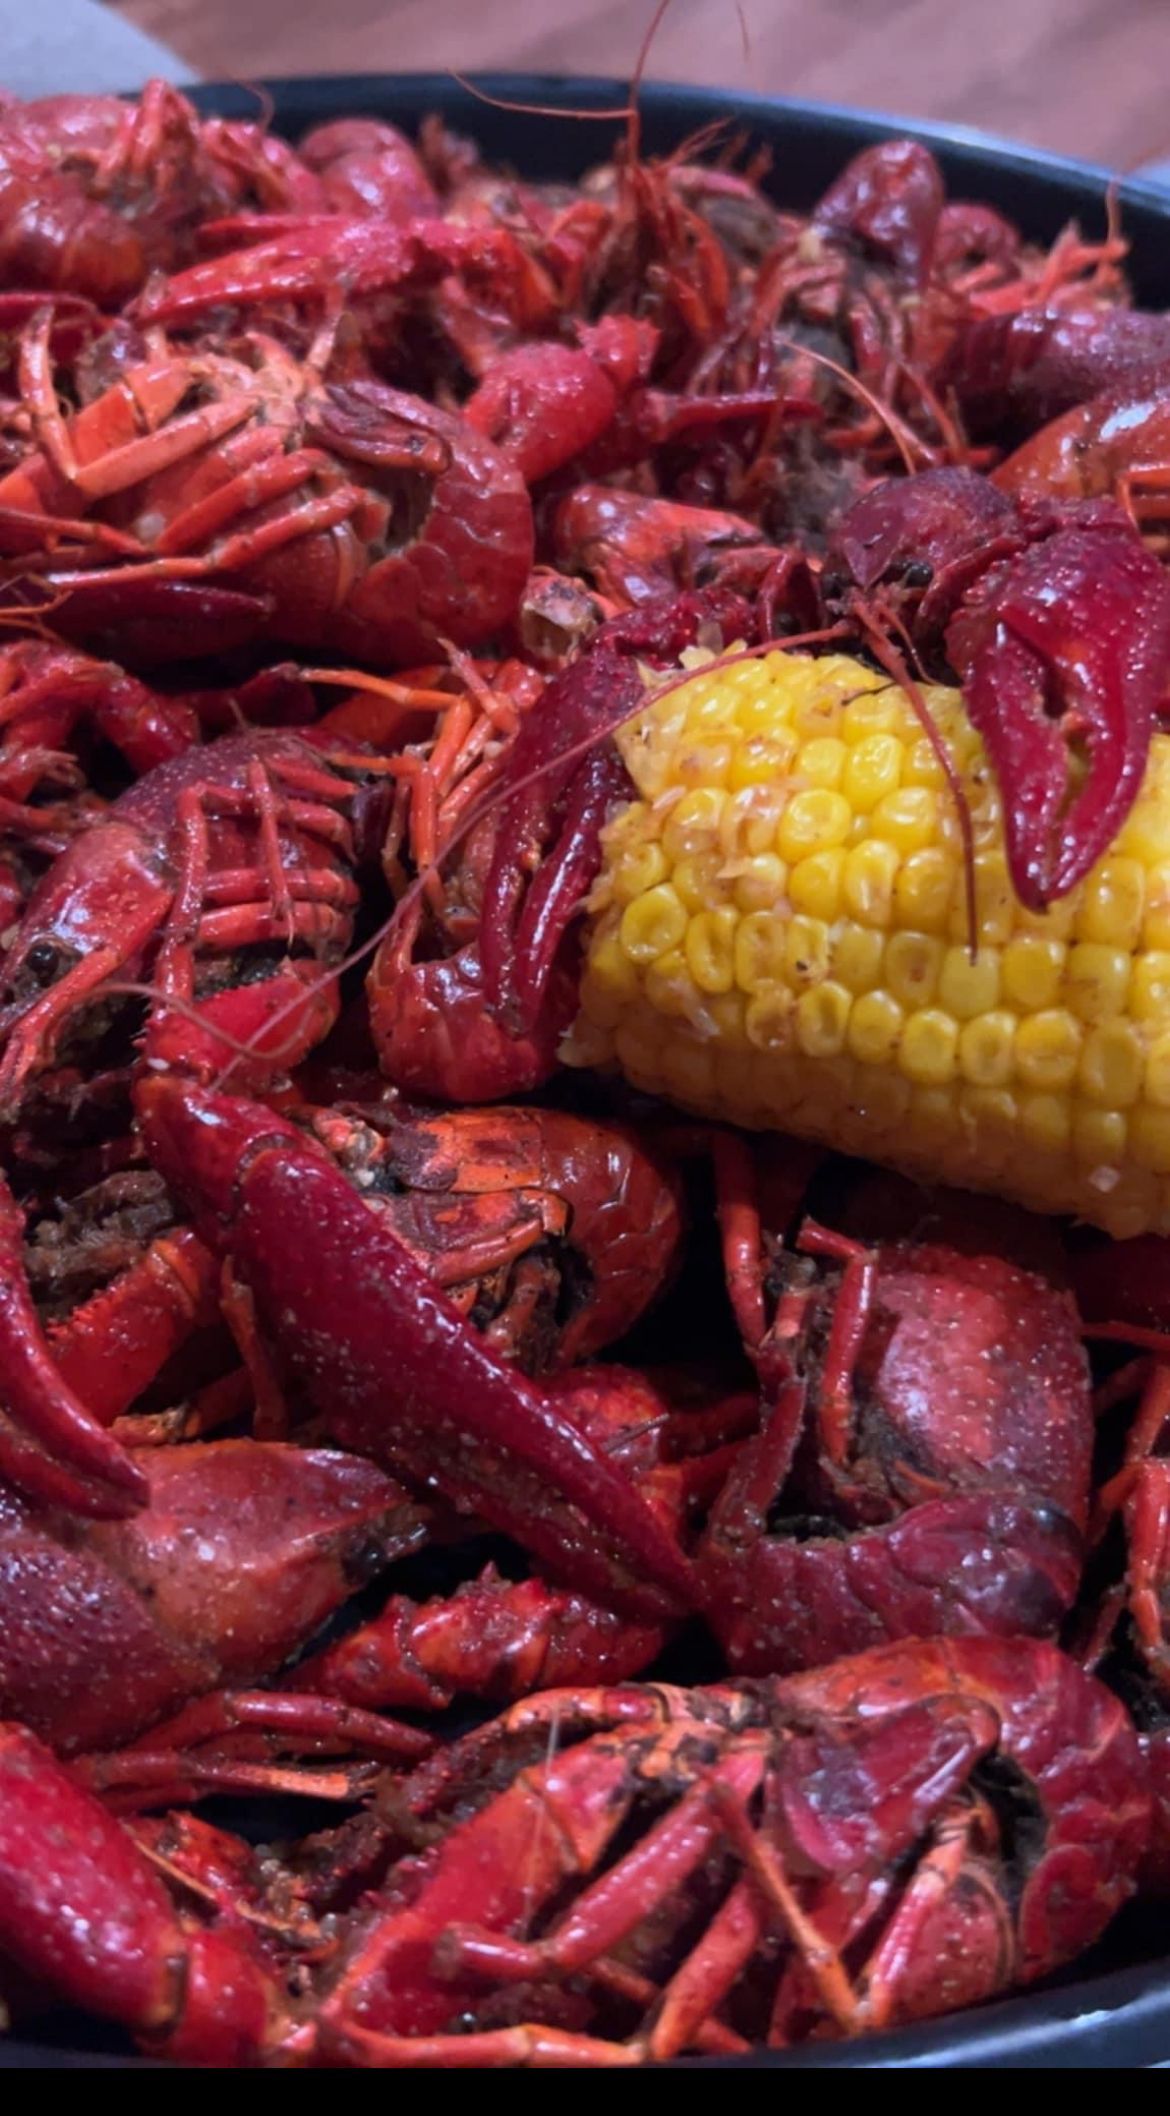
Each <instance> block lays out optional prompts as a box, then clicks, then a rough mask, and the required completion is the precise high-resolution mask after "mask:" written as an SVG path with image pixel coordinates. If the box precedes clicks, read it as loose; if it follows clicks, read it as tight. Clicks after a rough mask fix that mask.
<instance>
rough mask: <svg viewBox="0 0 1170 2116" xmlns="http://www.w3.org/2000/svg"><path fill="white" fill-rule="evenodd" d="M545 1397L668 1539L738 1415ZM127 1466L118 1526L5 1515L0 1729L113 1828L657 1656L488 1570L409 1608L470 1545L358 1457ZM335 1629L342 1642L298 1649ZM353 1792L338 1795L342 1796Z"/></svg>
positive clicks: (582, 1388)
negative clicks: (55, 1763)
mask: <svg viewBox="0 0 1170 2116" xmlns="http://www.w3.org/2000/svg"><path fill="white" fill-rule="evenodd" d="M553 1396H554V1400H555V1402H556V1404H557V1406H558V1407H559V1408H560V1409H561V1410H562V1411H563V1412H564V1414H565V1415H566V1417H569V1418H571V1420H572V1421H573V1423H574V1425H575V1426H576V1427H577V1428H578V1429H579V1430H580V1431H581V1432H582V1433H583V1434H584V1435H585V1436H586V1438H587V1439H589V1440H590V1441H592V1442H594V1443H596V1444H597V1445H598V1447H600V1448H602V1449H603V1450H604V1451H605V1453H606V1454H607V1455H608V1456H610V1457H612V1458H613V1459H614V1460H615V1461H616V1462H618V1463H619V1464H620V1465H621V1467H622V1468H623V1470H624V1471H625V1472H626V1473H627V1474H628V1475H629V1477H630V1479H631V1480H632V1482H633V1483H634V1484H636V1486H637V1488H638V1490H639V1491H640V1493H641V1495H642V1496H643V1498H644V1499H645V1501H646V1503H647V1505H648V1506H649V1507H650V1508H651V1509H652V1511H654V1512H655V1513H656V1514H657V1515H659V1516H660V1517H661V1519H662V1521H663V1523H664V1525H665V1526H667V1527H668V1528H669V1530H670V1531H671V1532H672V1533H673V1534H676V1535H678V1536H679V1537H680V1539H681V1538H683V1537H684V1536H685V1535H686V1533H687V1532H688V1531H689V1529H690V1526H691V1522H692V1519H693V1517H694V1515H695V1513H696V1511H697V1509H698V1508H699V1507H700V1506H701V1505H703V1504H704V1503H705V1502H706V1501H707V1500H708V1499H709V1498H710V1495H711V1493H712V1492H713V1491H714V1490H715V1489H716V1488H717V1487H718V1484H719V1482H720V1481H721V1478H722V1476H723V1475H724V1474H725V1472H726V1468H727V1464H728V1461H729V1459H730V1456H731V1453H732V1451H733V1447H734V1443H735V1440H736V1438H737V1437H738V1435H739V1433H740V1432H741V1431H742V1430H743V1428H744V1426H745V1424H746V1423H747V1422H749V1421H750V1416H751V1403H750V1399H749V1398H747V1397H746V1396H744V1395H739V1396H737V1395H735V1394H734V1393H732V1394H730V1395H728V1394H724V1395H715V1394H713V1393H711V1394H702V1393H701V1392H697V1391H695V1390H693V1389H691V1390H682V1389H680V1387H679V1386H678V1384H677V1382H676V1381H675V1379H674V1377H669V1376H667V1377H663V1378H662V1379H661V1380H659V1379H657V1378H656V1377H653V1376H651V1375H643V1374H638V1373H634V1372H632V1371H628V1370H626V1369H623V1368H620V1367H613V1366H606V1367H596V1368H588V1367H583V1368H580V1369H575V1370H574V1371H573V1372H572V1373H571V1374H568V1375H565V1376H563V1377H561V1378H560V1379H559V1380H558V1382H557V1383H556V1384H555V1386H554V1388H553ZM141 1461H142V1465H143V1471H144V1475H145V1477H146V1480H147V1483H148V1486H149V1493H148V1502H147V1504H146V1506H145V1507H144V1509H143V1510H142V1511H141V1512H140V1513H138V1514H137V1515H135V1516H134V1518H133V1519H132V1520H128V1521H124V1522H118V1523H101V1524H99V1523H94V1522H78V1521H76V1520H70V1519H68V1518H67V1517H65V1516H64V1515H62V1514H61V1513H58V1512H54V1511H53V1510H51V1509H43V1508H42V1509H36V1508H34V1507H32V1506H30V1505H29V1504H27V1503H25V1502H23V1501H20V1500H19V1499H17V1498H16V1497H15V1495H10V1496H9V1497H8V1498H7V1499H6V1500H4V1502H3V1504H2V1506H0V1554H2V1557H0V1620H2V1621H0V1630H2V1631H3V1635H4V1642H3V1645H2V1646H0V1716H7V1717H15V1718H19V1719H21V1720H22V1721H23V1722H24V1723H25V1724H27V1725H28V1726H30V1727H32V1728H33V1729H34V1730H35V1731H36V1732H37V1733H38V1734H39V1735H40V1736H41V1737H42V1739H44V1740H46V1741H48V1742H50V1743H51V1744H52V1746H53V1747H54V1748H55V1749H57V1750H58V1752H59V1753H61V1754H66V1755H71V1756H72V1755H79V1754H81V1755H84V1756H85V1758H86V1764H85V1769H86V1774H87V1777H88V1779H89V1781H90V1782H91V1783H92V1784H93V1785H94V1786H95V1787H96V1788H97V1789H98V1790H100V1791H102V1792H104V1793H105V1794H106V1795H107V1796H108V1797H109V1798H110V1799H111V1800H115V1801H116V1802H117V1803H118V1805H119V1806H121V1807H123V1808H126V1807H129V1806H133V1807H136V1808H138V1807H142V1806H165V1805H169V1804H170V1803H172V1802H173V1801H175V1800H179V1799H193V1798H197V1797H199V1793H200V1791H201V1790H205V1791H210V1790H215V1789H216V1788H218V1789H220V1790H225V1789H227V1788H228V1787H229V1786H230V1785H232V1784H234V1785H235V1787H236V1789H237V1790H238V1791H240V1792H251V1791H255V1790H264V1789H269V1790H282V1789H286V1788H287V1787H289V1786H293V1787H295V1784H296V1783H297V1781H296V1780H293V1779H290V1778H289V1777H288V1775H287V1773H286V1772H285V1771H284V1767H283V1766H282V1764H281V1761H280V1759H281V1757H282V1756H283V1755H286V1754H287V1755H291V1756H292V1757H294V1758H298V1759H300V1758H303V1757H305V1756H308V1757H310V1758H311V1756H312V1755H313V1754H314V1753H315V1752H317V1751H319V1750H320V1749H322V1747H323V1746H325V1745H327V1746H328V1748H329V1749H330V1750H333V1751H340V1752H341V1753H343V1754H347V1755H351V1756H354V1757H356V1758H358V1759H361V1760H377V1759H378V1758H383V1757H389V1758H397V1757H406V1758H408V1759H409V1758H410V1757H411V1756H412V1755H418V1754H421V1753H422V1752H423V1749H424V1747H425V1742H424V1741H423V1739H422V1737H418V1736H415V1735H413V1734H412V1732H411V1731H410V1730H409V1729H404V1728H402V1727H400V1726H399V1725H397V1724H396V1723H395V1722H393V1721H390V1720H384V1719H381V1718H374V1717H372V1715H373V1714H381V1713H385V1712H386V1711H387V1710H388V1709H389V1710H400V1709H407V1710H410V1711H420V1710H421V1711H434V1710H436V1709H440V1708H442V1707H443V1706H445V1705H447V1704H449V1703H450V1702H451V1701H452V1700H453V1699H454V1698H456V1697H460V1696H469V1695H470V1696H478V1697H486V1698H494V1699H497V1700H499V1699H508V1698H515V1697H520V1696H524V1695H525V1694H527V1693H528V1692H529V1691H531V1690H534V1689H539V1688H541V1687H542V1686H544V1685H547V1684H562V1683H577V1684H592V1683H597V1682H604V1681H613V1680H615V1679H621V1678H622V1677H624V1676H629V1675H636V1674H638V1673H639V1672H640V1671H641V1670H642V1669H643V1668H645V1667H646V1666H647V1665H648V1664H649V1663H650V1662H651V1661H652V1660H653V1659H654V1658H655V1657H656V1655H657V1654H658V1653H659V1652H660V1651H661V1649H662V1646H663V1645H664V1643H665V1642H666V1639H667V1637H668V1636H669V1634H670V1630H671V1627H670V1626H669V1625H668V1624H666V1623H664V1622H663V1621H661V1620H658V1621H654V1620H651V1619H647V1618H642V1619H639V1618H632V1617H628V1616H622V1615H620V1614H618V1613H617V1612H615V1611H614V1610H612V1609H609V1608H606V1607H605V1606H603V1605H602V1604H600V1603H598V1602H595V1601H593V1600H592V1599H590V1597H588V1596H587V1595H584V1594H582V1593H580V1592H578V1591H575V1590H573V1589H572V1588H567V1587H563V1586H557V1585H555V1584H552V1583H550V1582H549V1581H547V1580H545V1579H543V1578H541V1577H540V1576H539V1575H537V1574H532V1575H530V1576H528V1577H521V1578H518V1579H510V1578H508V1577H507V1576H506V1575H503V1574H501V1573H500V1572H499V1571H498V1570H496V1569H495V1567H494V1566H491V1565H489V1566H488V1567H487V1569H486V1570H483V1571H482V1572H481V1573H480V1574H479V1576H478V1577H467V1578H465V1581H464V1584H462V1585H459V1586H458V1587H456V1588H455V1589H454V1591H453V1592H451V1591H449V1592H447V1593H441V1592H435V1593H433V1594H432V1595H430V1596H429V1597H428V1598H427V1599H426V1600H422V1601H420V1600H419V1599H417V1598H416V1597H414V1596H412V1595H411V1594H410V1593H408V1592H403V1591H401V1583H400V1582H399V1581H398V1580H397V1579H396V1577H395V1573H394V1569H393V1568H394V1566H395V1564H396V1562H397V1561H398V1560H399V1559H401V1558H404V1557H407V1556H410V1555H412V1554H416V1553H417V1552H419V1551H420V1550H421V1549H422V1548H423V1547H424V1546H425V1545H426V1544H427V1543H430V1542H437V1543H439V1544H442V1545H443V1546H445V1547H446V1556H445V1559H444V1570H445V1571H446V1572H447V1574H448V1576H449V1577H451V1578H456V1577H458V1572H459V1571H460V1570H462V1571H463V1572H464V1574H467V1573H468V1572H469V1571H470V1565H469V1563H468V1562H463V1561H461V1558H460V1552H459V1550H458V1542H459V1540H460V1539H461V1537H462V1538H465V1537H466V1534H467V1532H468V1531H467V1528H466V1527H463V1528H461V1527H460V1525H459V1524H458V1523H457V1522H456V1521H455V1520H454V1519H452V1518H449V1517H447V1516H446V1515H445V1514H444V1511H443V1509H442V1507H441V1506H440V1507H436V1506H434V1505H433V1504H425V1503H422V1502H420V1501H419V1500H418V1499H415V1498H411V1497H410V1496H409V1495H408V1494H407V1493H406V1492H405V1491H404V1490H403V1489H402V1487H401V1486H400V1485H398V1484H397V1483H395V1482H394V1481H393V1480H392V1479H391V1478H389V1477H387V1476H386V1475H385V1474H384V1473H383V1472H382V1471H381V1470H379V1469H377V1468H375V1466H374V1465H373V1464H372V1463H369V1462H365V1461H361V1460H359V1459H358V1458H357V1457H354V1456H349V1455H343V1454H338V1453H336V1452H331V1451H328V1450H325V1449H322V1448H306V1447H292V1446H288V1445H285V1444H282V1443H279V1442H271V1441H253V1440H217V1441H211V1442H204V1443H202V1444H199V1445H195V1446H185V1445H182V1444H180V1445H177V1446H171V1447H161V1448H152V1449H148V1450H146V1451H145V1452H144V1454H143V1455H142V1457H141ZM375 1581H377V1582H379V1583H382V1584H383V1586H384V1591H385V1598H384V1599H383V1601H382V1604H381V1606H380V1607H379V1608H377V1609H376V1611H375V1613H373V1614H370V1613H369V1611H370V1607H371V1594H372V1592H373V1587H372V1583H374V1582H375ZM363 1588H364V1589H365V1590H366V1592H365V1596H364V1607H365V1611H366V1613H365V1614H364V1615H361V1616H359V1614H358V1611H357V1609H356V1608H350V1607H349V1605H350V1604H351V1603H352V1600H353V1597H354V1596H355V1594H356V1593H357V1592H358V1590H359V1589H363ZM342 1611H345V1612H346V1617H347V1621H348V1626H349V1628H347V1629H346V1630H345V1631H344V1633H343V1634H342V1635H340V1636H336V1635H335V1636H334V1637H333V1638H332V1639H331V1640H330V1641H329V1642H328V1643H326V1644H324V1645H322V1646H321V1647H320V1648H319V1650H316V1651H313V1650H311V1649H312V1648H313V1647H314V1644H315V1642H316V1639H317V1635H318V1634H319V1633H320V1631H321V1628H322V1626H323V1625H324V1624H325V1623H326V1622H327V1621H328V1620H330V1619H336V1618H337V1617H338V1616H339V1613H340V1612H342ZM333 1629H334V1632H335V1633H336V1631H337V1629H338V1626H337V1624H336V1623H334V1625H333ZM306 1653H308V1657H307V1658H306V1657H305V1655H306ZM298 1656H300V1657H298ZM258 1686H262V1687H258ZM236 1764H239V1765H240V1766H241V1767H242V1768H241V1769H240V1770H239V1771H238V1773H237V1775H236V1777H235V1778H234V1780H233V1777H232V1772H233V1767H234V1766H235V1765H236ZM266 1772H268V1775H267V1776H266V1775H265V1773H266ZM352 1789H353V1780H352V1779H351V1778H349V1777H343V1779H342V1781H341V1790H340V1795H339V1796H340V1797H342V1798H344V1797H346V1794H347V1792H349V1791H352Z"/></svg>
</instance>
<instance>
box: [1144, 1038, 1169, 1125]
mask: <svg viewBox="0 0 1170 2116" xmlns="http://www.w3.org/2000/svg"><path fill="white" fill-rule="evenodd" d="M1146 1101H1147V1102H1152V1103H1153V1104H1154V1106H1155V1108H1157V1109H1170V1034H1167V1035H1163V1036H1155V1038H1154V1040H1153V1042H1152V1043H1151V1044H1150V1047H1149V1049H1148V1051H1147V1052H1146Z"/></svg>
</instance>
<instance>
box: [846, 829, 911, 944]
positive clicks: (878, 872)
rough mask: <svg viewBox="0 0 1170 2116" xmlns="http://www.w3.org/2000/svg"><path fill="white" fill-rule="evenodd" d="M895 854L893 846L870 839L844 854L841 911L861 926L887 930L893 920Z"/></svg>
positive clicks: (895, 875)
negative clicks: (859, 922) (860, 922)
mask: <svg viewBox="0 0 1170 2116" xmlns="http://www.w3.org/2000/svg"><path fill="white" fill-rule="evenodd" d="M898 864H899V862H898V853H897V850H896V848H895V847H894V846H893V845H888V844H883V843H882V842H881V840H880V839H878V838H870V839H868V840H867V841H866V843H865V844H862V845H854V846H853V848H852V849H851V851H849V852H848V853H847V854H846V855H845V869H844V873H843V875H842V881H841V890H842V896H843V898H844V902H845V908H846V910H847V911H848V912H849V913H850V915H851V916H852V917H853V918H858V919H860V920H861V921H862V924H863V925H867V926H882V927H888V926H889V925H890V924H891V923H892V921H893V909H894V884H895V882H896V881H897V878H898Z"/></svg>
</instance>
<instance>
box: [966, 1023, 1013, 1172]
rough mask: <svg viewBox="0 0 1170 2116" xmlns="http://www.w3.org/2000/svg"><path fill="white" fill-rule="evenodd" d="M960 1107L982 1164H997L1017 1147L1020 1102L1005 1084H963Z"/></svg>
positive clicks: (973, 1147) (995, 1165) (994, 1165)
mask: <svg viewBox="0 0 1170 2116" xmlns="http://www.w3.org/2000/svg"><path fill="white" fill-rule="evenodd" d="M961 1041H962V1039H961V1038H960V1043H961ZM959 1110H960V1114H961V1116H962V1118H963V1121H964V1123H965V1125H966V1126H968V1127H969V1134H970V1138H971V1144H972V1151H973V1152H974V1153H975V1154H976V1155H977V1157H978V1160H979V1162H980V1165H987V1166H990V1167H996V1168H998V1167H999V1166H1000V1165H1001V1164H1002V1163H1003V1162H1004V1161H1006V1159H1007V1157H1008V1155H1009V1154H1010V1153H1011V1152H1012V1151H1013V1149H1015V1150H1018V1135H1017V1127H1018V1124H1019V1104H1018V1102H1017V1099H1016V1097H1015V1095H1013V1094H1011V1093H1010V1092H1009V1090H1008V1089H1007V1088H1006V1087H972V1086H966V1087H962V1088H960V1090H959Z"/></svg>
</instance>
